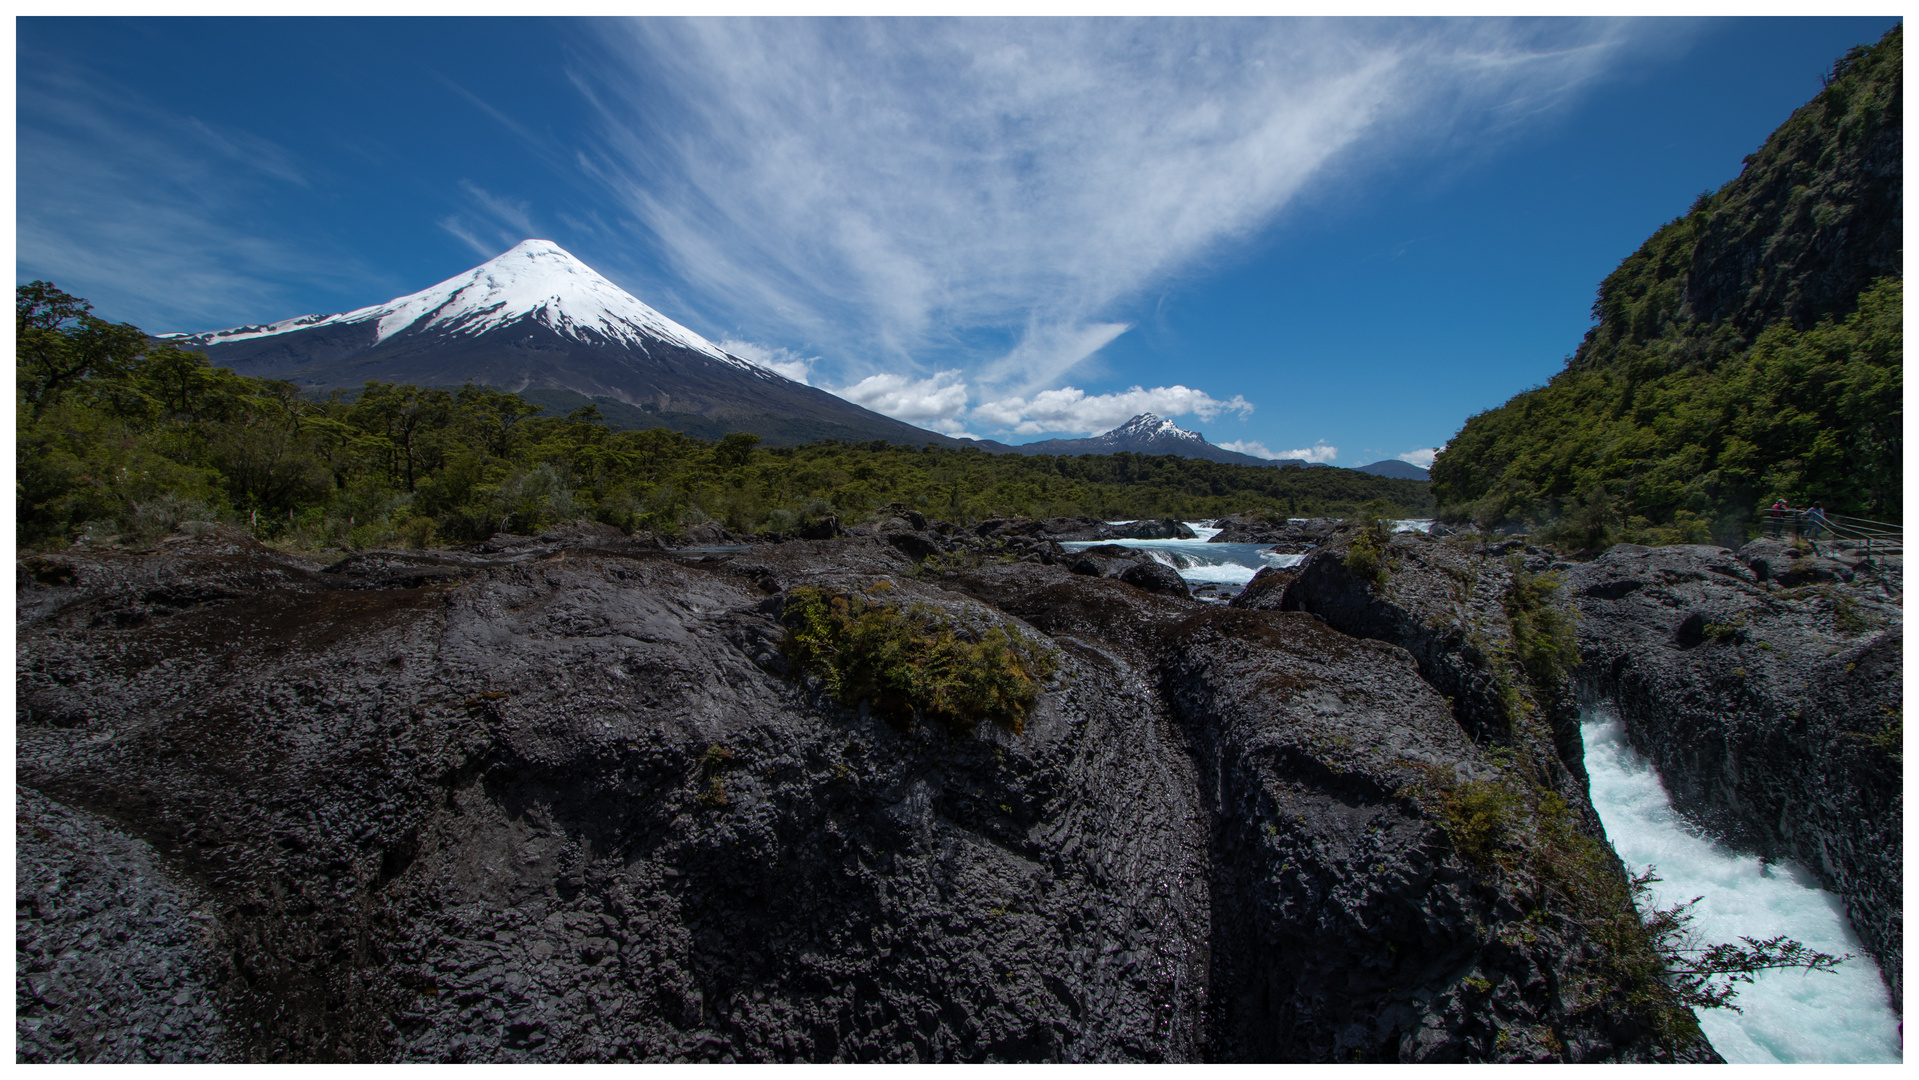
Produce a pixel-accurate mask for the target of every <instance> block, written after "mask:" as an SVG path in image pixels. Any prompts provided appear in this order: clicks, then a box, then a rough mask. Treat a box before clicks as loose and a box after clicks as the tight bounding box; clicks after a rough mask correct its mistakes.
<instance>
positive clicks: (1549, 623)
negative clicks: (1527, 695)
mask: <svg viewBox="0 0 1919 1080" xmlns="http://www.w3.org/2000/svg"><path fill="white" fill-rule="evenodd" d="M1558 592H1559V579H1558V578H1557V577H1555V576H1554V575H1552V574H1531V573H1528V572H1527V571H1526V570H1525V569H1524V568H1523V567H1522V566H1519V565H1515V566H1514V567H1513V576H1512V583H1511V584H1510V585H1509V586H1507V589H1506V601H1505V607H1506V621H1507V622H1508V623H1509V624H1510V625H1511V627H1512V635H1513V656H1514V659H1516V660H1517V661H1518V663H1519V667H1520V670H1522V671H1524V672H1525V673H1526V677H1527V678H1528V679H1529V680H1530V681H1531V682H1532V684H1533V689H1534V690H1535V691H1536V693H1537V696H1538V697H1540V698H1541V699H1542V700H1544V699H1547V698H1550V697H1553V696H1555V695H1556V694H1558V692H1559V690H1560V689H1561V688H1562V687H1564V686H1565V684H1566V680H1567V679H1568V678H1570V677H1571V675H1572V670H1573V668H1575V667H1577V666H1578V665H1579V642H1578V639H1577V638H1576V637H1575V636H1574V634H1573V618H1572V615H1571V613H1570V612H1569V611H1567V609H1565V608H1564V607H1562V606H1560V605H1559V603H1558V602H1557V595H1556V594H1557V593H1558Z"/></svg>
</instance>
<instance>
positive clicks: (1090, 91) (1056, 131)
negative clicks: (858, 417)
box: [574, 19, 1660, 456]
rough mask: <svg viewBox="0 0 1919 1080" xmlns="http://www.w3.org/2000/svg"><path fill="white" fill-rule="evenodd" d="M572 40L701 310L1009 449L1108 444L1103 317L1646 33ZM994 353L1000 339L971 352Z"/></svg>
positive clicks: (1604, 25) (871, 27) (789, 30)
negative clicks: (960, 418) (931, 389)
mask: <svg viewBox="0 0 1919 1080" xmlns="http://www.w3.org/2000/svg"><path fill="white" fill-rule="evenodd" d="M593 25H594V27H595V28H596V30H597V33H596V35H595V37H596V40H595V41H594V42H592V43H591V45H590V46H589V47H588V48H587V49H586V50H584V51H583V54H582V55H583V56H585V57H587V59H585V60H583V61H582V62H581V63H580V64H579V65H578V67H577V68H576V69H575V70H574V76H575V79H576V82H577V83H578V85H579V86H580V87H581V89H582V91H583V92H584V93H585V94H586V95H587V97H588V98H589V99H590V100H591V101H592V102H593V103H594V106H595V108H596V110H597V117H598V125H597V126H598V137H597V139H596V140H594V141H593V143H592V144H591V145H589V146H587V147H586V148H585V149H584V151H583V152H582V154H581V156H580V162H581V165H582V168H584V169H585V170H586V171H587V172H588V173H589V174H590V175H591V176H593V177H594V178H596V179H597V180H598V181H599V182H600V183H602V184H604V185H605V189H606V190H607V191H608V192H609V193H610V194H611V196H612V197H613V198H614V199H615V201H616V202H618V203H619V204H620V206H621V207H622V208H623V209H624V210H625V211H627V212H628V213H630V214H631V215H632V217H633V218H634V219H636V220H637V221H638V222H639V223H640V226H641V228H642V231H643V234H644V235H643V239H644V242H646V243H647V244H648V245H649V246H651V247H653V248H655V249H657V250H659V251H660V252H661V253H662V254H663V255H664V256H665V258H666V260H667V261H668V263H669V264H670V265H671V267H672V268H673V270H674V271H675V272H676V273H677V274H678V275H679V276H680V277H682V278H683V279H684V280H685V281H686V283H687V284H688V285H689V287H690V288H691V289H692V290H693V292H694V293H695V294H697V297H698V300H699V306H700V307H701V308H702V309H703V310H707V311H709V312H712V313H713V314H714V315H715V316H716V317H717V318H719V319H721V320H723V321H726V322H728V323H729V324H733V325H739V326H742V327H744V328H746V329H748V330H749V331H750V333H751V334H752V335H753V336H754V337H756V338H758V339H760V340H787V341H805V342H807V343H808V344H807V346H806V347H807V349H808V350H809V351H812V352H819V353H822V354H823V355H825V356H827V357H830V358H832V359H830V360H828V361H823V363H826V364H829V365H830V366H832V367H833V368H835V369H837V371H836V372H835V373H836V374H837V375H838V378H837V379H835V380H833V381H835V382H845V383H849V384H851V386H853V387H864V388H865V389H864V390H861V391H860V392H861V393H863V394H865V395H866V397H867V399H868V400H872V401H889V402H890V401H893V400H896V399H897V400H899V401H901V402H903V403H905V405H906V406H907V407H909V408H915V409H923V408H925V407H927V406H926V403H925V401H926V399H925V391H924V389H923V388H922V389H921V390H920V391H918V392H914V391H913V390H912V389H911V388H912V387H914V386H915V385H917V384H918V383H919V382H925V381H928V380H939V382H938V385H937V387H935V396H937V395H938V394H939V393H948V394H950V393H951V392H952V391H953V389H954V388H956V387H958V386H959V385H961V384H962V383H964V384H966V385H967V386H968V387H969V388H970V390H971V392H972V394H973V396H974V397H975V398H976V399H977V400H979V401H981V402H984V403H985V404H982V405H980V406H978V408H979V409H981V410H983V411H982V413H981V416H982V418H987V417H989V416H990V419H988V420H985V422H991V423H996V424H1005V425H1006V429H1007V430H1010V431H1014V432H1017V433H1030V432H1034V431H1036V430H1061V431H1085V430H1089V429H1090V428H1093V427H1096V426H1097V425H1098V424H1100V423H1104V419H1103V417H1104V415H1105V414H1104V413H1102V412H1100V408H1099V406H1098V404H1097V403H1098V401H1099V399H1101V398H1104V397H1120V396H1124V395H1086V394H1080V392H1079V391H1077V390H1072V389H1071V388H1070V387H1066V386H1064V385H1063V384H1064V383H1065V382H1066V376H1067V375H1068V374H1069V373H1070V372H1072V371H1073V370H1074V369H1075V368H1076V367H1077V366H1078V365H1080V364H1081V363H1082V362H1083V361H1085V360H1086V358H1088V357H1090V356H1092V355H1093V354H1095V353H1096V352H1098V351H1099V350H1100V349H1101V348H1103V347H1104V346H1105V345H1107V344H1108V343H1110V342H1111V341H1112V340H1113V339H1114V338H1115V337H1117V336H1119V335H1120V334H1121V333H1123V332H1125V330H1126V329H1127V325H1128V324H1127V323H1126V322H1124V321H1118V320H1116V319H1115V316H1116V315H1120V314H1123V311H1124V305H1125V304H1127V303H1129V302H1132V301H1133V300H1135V299H1136V298H1137V297H1138V296H1140V295H1141V294H1142V293H1144V292H1145V291H1146V290H1149V289H1151V288H1155V287H1158V286H1160V285H1163V284H1164V283H1165V282H1167V281H1168V280H1169V279H1172V278H1175V277H1177V276H1179V275H1181V274H1185V273H1190V272H1193V271H1195V270H1196V269H1198V268H1200V267H1202V266H1203V265H1204V264H1205V261H1206V260H1207V259H1208V258H1209V257H1211V256H1214V255H1218V254H1222V253H1224V251H1225V250H1226V249H1229V248H1231V247H1232V246H1234V245H1237V244H1240V243H1243V242H1244V241H1245V240H1246V239H1247V238H1249V237H1251V236H1252V235H1254V234H1255V233H1256V232H1258V230H1260V229H1261V228H1262V227H1263V226H1265V225H1266V224H1267V223H1269V222H1270V221H1272V220H1273V218H1274V216H1275V215H1276V214H1278V213H1279V212H1280V211H1281V210H1283V209H1284V208H1285V207H1286V206H1287V205H1288V204H1289V203H1291V202H1292V201H1293V200H1294V199H1295V198H1296V197H1298V196H1299V194H1300V193H1301V192H1302V191H1303V190H1304V189H1305V188H1306V187H1307V185H1308V184H1310V183H1312V182H1314V181H1315V180H1318V179H1322V178H1323V177H1325V175H1326V174H1327V173H1328V171H1329V170H1330V169H1332V168H1333V167H1334V164H1335V162H1344V163H1345V164H1346V165H1357V164H1359V163H1361V162H1364V161H1370V160H1372V159H1375V158H1378V159H1394V158H1399V157H1403V156H1404V154H1405V152H1406V151H1407V149H1408V148H1409V147H1412V146H1436V145H1440V144H1441V143H1442V142H1443V143H1445V144H1446V145H1452V146H1473V145H1479V144H1481V143H1483V142H1484V141H1486V138H1487V137H1488V135H1489V133H1492V132H1496V131H1497V130H1498V129H1500V128H1502V127H1509V126H1512V125H1514V124H1516V123H1518V122H1519V121H1520V120H1522V119H1523V118H1524V117H1526V116H1529V115H1533V114H1537V113H1540V112H1544V111H1548V110H1550V109H1551V108H1552V107H1553V105H1554V104H1556V103H1558V102H1563V101H1565V100H1567V99H1569V98H1570V97H1571V96H1573V94H1575V93H1576V92H1577V90H1578V88H1579V87H1581V86H1582V85H1583V84H1584V83H1586V82H1587V81H1588V80H1589V79H1590V77H1591V76H1592V75H1594V74H1595V73H1597V72H1598V71H1600V70H1602V69H1603V68H1604V67H1605V65H1607V64H1609V63H1611V62H1613V60H1614V58H1615V57H1616V56H1618V55H1621V54H1622V53H1624V52H1626V51H1629V50H1628V49H1622V48H1621V47H1622V46H1632V45H1633V43H1631V42H1629V41H1628V40H1627V39H1628V38H1629V37H1632V36H1638V37H1641V38H1645V37H1649V36H1652V35H1654V34H1656V33H1659V32H1660V31H1657V30H1655V29H1654V28H1652V27H1650V26H1649V27H1647V28H1645V29H1644V30H1643V31H1642V30H1637V29H1631V28H1628V29H1622V24H1617V23H1612V22H1605V21H1573V20H1543V21H1520V22H1511V21H1465V20H1444V21H1425V20H1352V21H1345V20H1301V19H1260V20H1252V21H1236V20H1225V19H1195V20H1180V19H1165V20H1152V21H1145V22H1143V21H1136V20H1124V19H1052V20H1044V21H1033V20H995V19H963V20H922V19H913V20H810V19H808V20H786V19H725V20H702V19H656V20H645V21H640V22H624V23H596V24H593ZM992 339H998V340H1000V341H1002V342H1010V346H1006V345H1003V346H1001V347H1000V348H997V349H992V348H988V347H984V346H982V345H981V344H980V342H981V341H984V340H992ZM848 358H852V359H848ZM952 371H957V372H958V374H957V375H948V374H947V373H948V372H952ZM889 374H890V375H891V376H892V377H891V378H889V377H886V376H888V375H889ZM876 378H877V379H878V380H879V381H878V382H870V381H869V380H872V379H876ZM1078 381H1084V380H1083V379H1082V380H1078ZM1159 389H1161V390H1167V389H1171V388H1159ZM1069 391H1070V393H1069ZM1194 392H1195V393H1197V391H1194ZM1128 393H1132V391H1128ZM1139 393H1146V391H1139ZM1048 394H1055V395H1065V396H1064V397H1055V398H1049V397H1046V395H1048ZM1073 394H1078V395H1079V396H1078V397H1072V395H1073ZM940 400H946V399H945V398H941V399H940ZM1209 400H1212V399H1209ZM1155 411H1160V410H1158V409H1155ZM1168 411H1171V410H1168ZM1096 413H1097V414H1099V415H1100V416H1101V417H1102V419H1094V416H1095V414H1096ZM1200 415H1205V414H1204V413H1201V414H1200ZM901 419H908V417H907V416H906V415H904V414H901ZM1124 419H1126V417H1125V416H1120V417H1119V418H1118V420H1122V421H1123V420H1124ZM1116 422H1117V421H1116ZM1048 424H1058V425H1061V426H1059V427H1054V428H1049V427H1046V426H1045V425H1048ZM1034 425H1040V426H1039V427H1038V428H1037V429H1036V428H1035V427H1034ZM1326 452H1327V451H1324V450H1320V449H1318V448H1309V449H1308V450H1307V451H1304V452H1303V453H1304V454H1305V455H1308V456H1310V455H1313V454H1321V455H1323V454H1325V453H1326ZM1284 453H1292V451H1287V452H1284Z"/></svg>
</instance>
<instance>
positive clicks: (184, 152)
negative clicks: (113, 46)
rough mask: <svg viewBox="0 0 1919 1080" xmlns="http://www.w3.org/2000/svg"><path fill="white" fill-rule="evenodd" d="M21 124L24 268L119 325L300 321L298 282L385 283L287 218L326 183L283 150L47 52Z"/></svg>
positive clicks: (25, 90)
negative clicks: (282, 314) (282, 220)
mask: <svg viewBox="0 0 1919 1080" xmlns="http://www.w3.org/2000/svg"><path fill="white" fill-rule="evenodd" d="M17 122H18V128H17V137H16V141H17V150H18V154H19V167H18V170H17V183H18V188H17V199H18V206H19V210H18V214H17V218H16V224H17V227H18V230H19V231H18V237H17V245H18V247H17V255H16V267H15V269H16V273H17V274H18V275H20V276H22V277H37V278H44V279H46V280H50V281H52V282H54V283H55V284H56V285H59V286H60V287H61V288H62V289H64V290H66V291H67V292H69V293H73V294H75V295H78V296H85V297H87V298H88V299H89V300H92V301H93V302H94V304H95V307H96V309H97V310H98V311H100V312H101V313H102V314H103V315H106V316H108V317H110V318H113V319H115V320H124V321H128V322H133V323H135V324H137V325H139V326H141V327H143V328H145V329H148V330H151V331H155V332H165V331H173V330H194V329H204V328H205V327H207V326H225V325H231V324H232V323H234V322H239V321H243V320H244V318H245V316H247V315H248V314H250V313H254V312H257V311H259V310H262V309H267V310H274V309H276V308H279V309H283V310H287V312H288V313H289V314H292V313H295V310H294V309H292V308H291V304H292V301H290V300H288V299H286V297H288V296H290V295H293V290H292V289H291V288H290V287H289V282H290V281H291V282H300V281H304V282H309V283H310V282H315V281H320V282H325V283H327V284H328V285H329V286H331V287H336V288H337V287H344V286H351V285H352V284H354V283H356V282H363V281H366V280H368V279H371V280H374V281H378V280H380V279H381V278H382V277H384V275H383V274H381V273H380V272H378V271H376V270H374V269H372V268H370V267H368V266H366V265H365V263H364V262H362V261H361V260H360V259H358V258H356V257H355V256H354V255H352V254H351V253H349V252H346V251H343V250H339V249H337V248H336V247H334V246H332V245H330V244H328V243H327V242H325V241H322V240H316V239H315V238H313V237H310V236H297V235H291V234H289V233H288V232H287V231H286V230H284V229H283V228H281V227H280V225H279V223H278V222H276V221H275V220H274V217H273V213H272V211H271V209H270V207H271V205H272V204H273V202H274V201H275V199H276V197H279V196H282V195H284V194H286V193H288V192H293V193H304V192H306V191H308V190H310V189H311V188H312V187H313V183H314V178H313V177H312V176H311V175H310V170H309V167H308V166H307V165H306V164H304V163H302V162H301V161H299V160H298V159H297V158H296V157H295V156H294V155H293V154H292V153H291V152H290V151H288V150H287V149H286V148H285V147H282V146H280V145H279V144H277V143H274V142H272V141H269V140H266V139H262V138H259V137H257V136H254V135H252V134H250V133H248V132H245V131H240V130H236V129H232V128H225V127H219V126H216V125H213V124H208V123H205V122H202V121H200V120H198V119H196V118H194V117H190V116H178V115H173V114H169V113H166V112H163V111H161V110H158V109H155V108H153V107H152V106H151V105H149V104H147V102H146V101H145V99H143V98H142V97H141V96H140V95H139V94H138V93H137V92H135V91H134V90H133V89H132V88H129V87H126V86H122V85H119V84H117V83H115V82H114V81H112V80H111V79H108V78H105V77H103V76H102V75H101V74H100V73H98V72H93V71H83V70H80V69H78V68H75V67H73V66H71V65H68V64H65V63H62V62H60V61H58V60H55V59H53V58H49V57H40V56H35V57H28V58H23V61H22V63H21V65H20V76H19V100H18V105H17ZM316 251H319V252H324V256H323V257H316ZM181 321H184V322H185V323H186V324H185V325H174V324H175V323H176V322H181Z"/></svg>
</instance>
